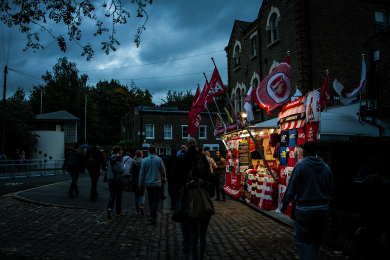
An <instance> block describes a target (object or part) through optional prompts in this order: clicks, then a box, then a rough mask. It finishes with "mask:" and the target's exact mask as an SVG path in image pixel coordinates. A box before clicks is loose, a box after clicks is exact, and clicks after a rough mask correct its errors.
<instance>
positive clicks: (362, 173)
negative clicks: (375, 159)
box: [355, 167, 375, 182]
mask: <svg viewBox="0 0 390 260" xmlns="http://www.w3.org/2000/svg"><path fill="white" fill-rule="evenodd" d="M374 173H375V171H374V170H373V169H371V168H370V167H363V168H361V169H360V170H359V171H358V173H357V177H356V179H355V182H363V181H365V180H367V178H368V176H370V175H371V174H374Z"/></svg>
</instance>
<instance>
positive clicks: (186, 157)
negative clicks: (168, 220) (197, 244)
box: [171, 137, 199, 254]
mask: <svg viewBox="0 0 390 260" xmlns="http://www.w3.org/2000/svg"><path fill="white" fill-rule="evenodd" d="M187 147H188V151H187V152H185V153H181V154H180V156H178V157H177V160H176V162H175V165H174V166H173V170H172V177H171V178H172V184H173V186H174V188H173V189H175V192H176V193H177V194H178V198H180V197H181V195H182V193H183V191H184V187H186V185H187V182H188V176H189V175H190V172H191V169H192V166H193V164H194V160H195V157H196V156H197V155H198V154H199V153H198V152H197V151H196V140H195V138H193V137H190V138H188V139H187ZM180 225H181V234H182V237H183V240H182V244H183V252H184V253H185V254H189V253H190V242H191V235H190V227H189V225H188V223H186V222H182V223H180Z"/></svg>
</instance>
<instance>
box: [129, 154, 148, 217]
mask: <svg viewBox="0 0 390 260" xmlns="http://www.w3.org/2000/svg"><path fill="white" fill-rule="evenodd" d="M143 157H144V154H143V153H142V151H141V150H137V151H136V152H135V156H134V158H133V160H132V161H131V167H130V175H131V186H132V188H133V191H134V199H135V208H136V212H135V213H136V214H141V216H143V215H144V214H145V211H144V205H145V185H144V186H141V187H139V186H138V181H139V171H140V170H141V165H142V160H143Z"/></svg>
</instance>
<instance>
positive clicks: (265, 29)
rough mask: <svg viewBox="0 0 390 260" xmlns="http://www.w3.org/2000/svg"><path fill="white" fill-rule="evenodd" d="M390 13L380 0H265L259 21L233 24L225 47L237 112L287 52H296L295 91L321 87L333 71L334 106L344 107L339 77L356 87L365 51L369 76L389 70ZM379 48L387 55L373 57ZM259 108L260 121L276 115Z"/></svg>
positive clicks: (293, 62)
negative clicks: (337, 89) (336, 85)
mask: <svg viewBox="0 0 390 260" xmlns="http://www.w3.org/2000/svg"><path fill="white" fill-rule="evenodd" d="M389 12H390V3H389V2H388V1H379V0H372V1H368V0H344V1H337V0H329V1H321V0H311V1H308V0H264V1H263V3H262V6H261V8H260V11H259V13H258V17H257V19H256V20H255V21H253V22H243V21H237V20H236V21H235V22H234V25H233V30H232V33H231V35H230V39H229V42H228V46H227V47H226V48H225V50H226V54H227V63H228V85H229V94H230V97H231V99H232V101H233V100H234V104H235V108H236V110H237V111H236V112H242V111H244V109H243V102H244V99H245V95H246V93H247V91H248V89H249V87H250V85H251V84H252V85H253V86H258V83H259V82H260V81H261V79H263V78H264V77H266V76H267V75H268V74H269V73H270V72H271V71H272V70H273V69H274V68H275V67H276V66H277V65H279V62H281V61H283V60H284V59H285V58H286V57H287V51H289V52H290V56H291V79H290V81H291V95H293V94H294V93H295V90H296V88H298V89H299V90H300V91H301V92H302V94H304V95H305V94H306V93H308V92H309V91H311V90H314V89H320V88H322V85H323V83H324V80H325V77H326V70H327V69H328V70H329V80H330V90H331V104H330V105H331V106H335V105H339V104H340V103H339V98H338V94H337V93H335V91H334V90H333V87H332V82H333V81H334V79H336V78H337V79H338V80H339V81H340V82H342V83H343V84H344V86H345V88H346V92H347V93H348V92H350V91H351V90H352V89H354V88H355V87H356V85H357V83H358V82H359V80H360V73H361V69H360V68H361V60H362V54H364V55H365V60H366V65H367V71H368V76H369V79H370V78H374V77H375V76H374V73H376V71H377V70H379V68H380V69H381V70H385V69H389V68H390V65H389V63H388V62H386V61H385V60H386V59H385V57H387V56H388V54H387V53H388V48H387V47H386V46H388V45H389V37H388V34H389V33H388V29H385V30H383V29H384V28H386V27H387V26H388V25H389ZM379 50H380V51H381V53H382V54H383V55H384V56H383V58H381V59H380V60H376V61H374V59H373V56H374V52H377V51H379ZM379 63H380V66H378V64H379ZM368 82H369V83H368V86H367V89H368V91H370V90H369V89H370V88H371V89H375V88H376V89H377V88H379V87H381V88H385V87H384V86H383V85H380V86H378V84H379V82H376V83H375V82H373V81H371V82H370V81H368ZM374 84H376V85H374ZM389 96H390V95H389ZM363 98H364V97H363ZM387 105H390V102H388V104H387ZM254 111H255V120H256V121H257V122H261V121H266V120H268V119H271V118H273V117H274V116H275V115H276V113H277V111H275V110H274V111H272V112H273V115H271V116H270V115H267V114H266V113H265V111H263V109H260V108H258V107H256V108H255V109H254Z"/></svg>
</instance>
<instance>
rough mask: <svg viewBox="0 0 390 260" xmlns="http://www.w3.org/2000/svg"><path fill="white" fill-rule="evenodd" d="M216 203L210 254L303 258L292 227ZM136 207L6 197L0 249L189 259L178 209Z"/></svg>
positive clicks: (41, 254)
mask: <svg viewBox="0 0 390 260" xmlns="http://www.w3.org/2000/svg"><path fill="white" fill-rule="evenodd" d="M160 202H162V201H160ZM215 208H216V215H214V216H213V217H212V218H211V222H210V226H209V229H208V235H207V249H206V256H207V257H206V258H207V259H236V260H238V259H276V260H279V259H299V257H298V255H297V253H296V250H295V246H294V242H293V229H292V228H291V227H288V226H285V225H283V224H281V223H279V222H276V221H274V220H272V219H270V218H268V217H267V216H265V215H263V214H261V213H259V212H257V211H254V210H253V209H251V208H249V207H247V206H246V205H244V204H243V203H241V202H238V201H233V200H228V201H227V202H216V203H215ZM146 210H148V207H147V206H146ZM132 212H133V211H130V210H129V211H125V214H124V216H120V217H113V219H112V220H111V221H107V218H106V213H105V211H102V210H88V209H69V208H63V207H53V206H41V205H37V204H34V203H29V202H23V201H19V200H15V199H14V198H12V197H11V196H9V197H3V198H1V199H0V248H1V250H0V253H1V254H2V255H4V256H5V255H7V256H10V255H12V254H14V255H15V256H16V257H17V256H20V257H22V256H29V257H32V258H33V259H189V256H188V255H185V254H183V253H182V252H181V246H180V245H181V242H180V241H181V231H180V224H179V223H174V222H172V221H171V217H172V212H170V211H169V210H164V211H163V210H160V212H159V214H158V218H157V225H155V226H153V225H151V224H150V223H149V220H148V215H146V216H144V217H140V216H138V215H136V214H134V213H132ZM163 212H169V213H163ZM343 258H345V256H338V255H337V254H336V253H334V251H333V250H331V249H329V248H326V247H322V248H321V251H320V253H319V259H343ZM7 259H8V258H7ZM15 259H17V258H15Z"/></svg>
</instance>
